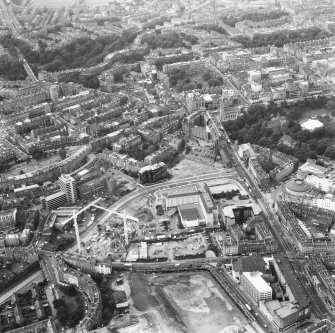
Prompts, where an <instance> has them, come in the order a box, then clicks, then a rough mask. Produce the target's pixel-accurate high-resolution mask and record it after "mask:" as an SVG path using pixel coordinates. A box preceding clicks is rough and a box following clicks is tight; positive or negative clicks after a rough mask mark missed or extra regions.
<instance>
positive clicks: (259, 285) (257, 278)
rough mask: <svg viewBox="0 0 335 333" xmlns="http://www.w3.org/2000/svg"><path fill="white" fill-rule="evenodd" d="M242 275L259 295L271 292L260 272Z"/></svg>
mask: <svg viewBox="0 0 335 333" xmlns="http://www.w3.org/2000/svg"><path fill="white" fill-rule="evenodd" d="M243 275H244V276H245V277H246V278H247V279H248V280H249V282H250V283H251V284H252V285H253V286H254V287H255V288H256V289H257V290H258V291H259V292H260V293H267V292H272V288H271V287H270V286H269V285H268V284H267V283H266V282H265V280H264V279H263V278H262V273H261V272H243Z"/></svg>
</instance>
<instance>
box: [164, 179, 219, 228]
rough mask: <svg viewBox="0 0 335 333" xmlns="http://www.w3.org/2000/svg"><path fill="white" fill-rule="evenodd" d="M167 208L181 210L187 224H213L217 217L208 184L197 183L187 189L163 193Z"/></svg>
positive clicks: (183, 219)
mask: <svg viewBox="0 0 335 333" xmlns="http://www.w3.org/2000/svg"><path fill="white" fill-rule="evenodd" d="M163 202H164V206H165V210H166V211H168V210H169V209H172V208H177V209H178V210H179V213H180V216H181V219H182V221H183V222H184V225H185V226H187V227H188V226H191V225H192V226H195V225H201V224H203V225H204V224H206V225H211V224H213V222H214V219H215V218H216V217H217V208H216V206H215V204H214V201H213V199H212V196H211V194H210V191H209V188H208V186H207V184H197V185H195V186H192V187H190V188H187V189H182V190H176V191H171V192H168V193H164V194H163Z"/></svg>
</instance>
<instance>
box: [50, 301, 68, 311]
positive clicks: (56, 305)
mask: <svg viewBox="0 0 335 333" xmlns="http://www.w3.org/2000/svg"><path fill="white" fill-rule="evenodd" d="M53 305H54V308H55V309H56V310H57V309H59V308H60V307H62V306H64V307H65V306H66V304H65V301H64V300H63V299H61V298H60V299H55V300H54V301H53Z"/></svg>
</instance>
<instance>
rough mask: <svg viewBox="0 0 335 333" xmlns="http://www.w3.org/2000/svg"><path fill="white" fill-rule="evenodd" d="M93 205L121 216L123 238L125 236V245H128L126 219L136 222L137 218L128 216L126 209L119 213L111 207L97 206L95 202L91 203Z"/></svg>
mask: <svg viewBox="0 0 335 333" xmlns="http://www.w3.org/2000/svg"><path fill="white" fill-rule="evenodd" d="M92 206H93V207H96V208H98V209H102V210H104V211H106V212H110V213H112V214H115V215H118V216H120V217H122V218H123V230H124V238H125V242H126V245H128V232H127V231H128V228H127V219H128V220H133V221H135V222H138V219H137V218H136V217H133V216H130V215H126V211H125V210H123V214H121V213H118V212H116V211H114V210H111V209H108V208H105V207H101V206H97V205H96V204H92Z"/></svg>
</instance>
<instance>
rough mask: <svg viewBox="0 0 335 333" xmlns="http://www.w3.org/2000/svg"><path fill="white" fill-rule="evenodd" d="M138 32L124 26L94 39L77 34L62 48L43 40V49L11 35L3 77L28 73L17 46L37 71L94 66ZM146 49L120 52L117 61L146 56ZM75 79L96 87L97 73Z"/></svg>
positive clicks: (20, 77) (1, 70)
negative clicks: (121, 30) (18, 53)
mask: <svg viewBox="0 0 335 333" xmlns="http://www.w3.org/2000/svg"><path fill="white" fill-rule="evenodd" d="M136 36H137V33H132V32H129V31H126V30H124V31H123V32H122V34H121V35H120V36H119V35H115V34H111V35H108V36H104V37H98V38H96V39H92V38H89V37H85V38H84V37H82V38H77V39H75V40H74V41H72V42H70V43H68V44H66V45H64V46H62V47H61V48H57V49H52V50H48V49H47V48H46V46H47V45H46V43H44V42H43V41H42V40H39V42H38V44H39V51H36V50H34V49H33V48H32V47H31V46H30V45H29V44H27V43H26V42H24V41H22V40H20V39H17V38H14V37H12V38H7V39H5V40H4V41H2V43H1V45H2V46H3V47H4V48H6V49H8V50H9V52H10V53H11V54H12V56H13V59H12V60H11V61H10V62H9V63H7V64H4V65H1V66H0V77H3V78H4V79H7V80H23V79H25V77H26V75H25V72H24V69H23V66H22V64H21V63H20V62H19V61H18V60H17V58H16V56H17V50H19V51H20V52H21V53H22V54H23V55H24V57H25V58H26V60H27V61H28V63H29V65H30V66H31V68H32V70H33V71H34V72H35V74H37V72H38V70H41V69H45V70H47V71H50V72H54V71H61V70H67V69H73V68H80V67H90V66H95V65H97V64H99V63H101V62H102V61H103V60H104V58H105V57H106V56H107V55H108V54H110V53H112V52H117V51H119V50H122V49H124V48H126V47H127V46H128V45H129V44H130V43H132V42H133V41H134V39H135V38H136ZM143 55H144V54H143V52H142V53H141V52H140V53H138V54H133V55H131V56H125V55H122V56H121V55H120V59H117V60H116V61H119V62H123V63H133V62H137V61H140V60H142V59H143ZM71 79H72V81H73V80H74V82H78V83H82V84H85V83H86V82H88V83H87V85H88V87H93V88H94V87H96V85H97V80H96V78H95V77H87V78H86V79H85V80H84V81H83V82H80V80H83V79H82V78H81V77H76V76H75V74H74V77H73V78H71Z"/></svg>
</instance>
